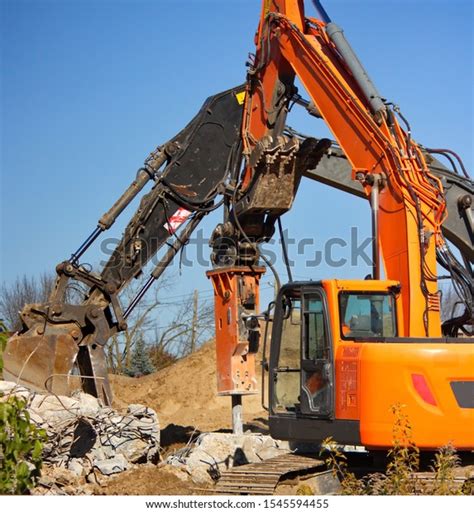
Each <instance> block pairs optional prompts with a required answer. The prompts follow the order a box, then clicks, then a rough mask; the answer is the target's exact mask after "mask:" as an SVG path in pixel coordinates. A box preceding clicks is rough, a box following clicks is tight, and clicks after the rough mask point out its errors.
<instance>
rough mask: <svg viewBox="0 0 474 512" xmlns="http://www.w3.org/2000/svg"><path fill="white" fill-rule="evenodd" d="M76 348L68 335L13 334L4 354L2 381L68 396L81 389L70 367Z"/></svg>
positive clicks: (73, 361)
mask: <svg viewBox="0 0 474 512" xmlns="http://www.w3.org/2000/svg"><path fill="white" fill-rule="evenodd" d="M78 351H79V347H78V346H77V343H76V341H75V340H74V339H73V337H72V336H71V335H69V334H64V333H61V334H47V335H32V336H28V335H24V334H23V335H18V334H15V335H13V336H12V337H11V338H10V339H9V340H8V342H7V346H6V348H5V351H4V353H3V362H4V368H3V378H4V379H5V380H8V381H12V382H17V383H18V384H23V385H25V386H27V387H29V388H31V389H34V390H36V391H42V392H44V391H45V390H46V391H48V392H50V393H54V394H57V395H70V394H71V393H72V391H74V390H75V389H80V388H81V379H80V376H79V375H73V374H72V371H73V367H74V363H75V361H76V358H77V354H78Z"/></svg>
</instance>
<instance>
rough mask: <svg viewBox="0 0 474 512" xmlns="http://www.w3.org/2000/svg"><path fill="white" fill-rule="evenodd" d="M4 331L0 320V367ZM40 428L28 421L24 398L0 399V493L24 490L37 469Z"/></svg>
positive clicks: (33, 483) (32, 480)
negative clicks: (0, 400)
mask: <svg viewBox="0 0 474 512" xmlns="http://www.w3.org/2000/svg"><path fill="white" fill-rule="evenodd" d="M5 343H6V334H5V330H4V329H3V325H2V324H0V370H1V369H2V367H3V361H2V352H3V349H4V347H5ZM45 439H46V434H45V432H44V430H40V429H38V428H37V427H36V426H35V425H34V424H33V423H31V421H30V415H29V413H28V411H27V409H26V401H25V400H23V399H21V398H18V397H16V396H13V395H12V396H10V397H8V398H7V399H6V400H5V401H2V402H0V494H25V493H27V492H28V490H29V489H30V488H32V487H33V486H34V485H35V482H36V479H37V478H38V477H39V474H40V470H41V454H42V451H43V441H44V440H45Z"/></svg>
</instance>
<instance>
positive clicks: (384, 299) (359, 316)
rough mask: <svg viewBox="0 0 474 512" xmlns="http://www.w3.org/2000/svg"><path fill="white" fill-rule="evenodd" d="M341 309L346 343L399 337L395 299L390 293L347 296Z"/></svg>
mask: <svg viewBox="0 0 474 512" xmlns="http://www.w3.org/2000/svg"><path fill="white" fill-rule="evenodd" d="M339 308H340V318H341V336H342V338H343V339H353V338H380V337H388V338H391V337H395V336H397V323H396V314H395V298H394V296H393V295H392V294H390V293H360V292H343V293H341V294H340V295H339Z"/></svg>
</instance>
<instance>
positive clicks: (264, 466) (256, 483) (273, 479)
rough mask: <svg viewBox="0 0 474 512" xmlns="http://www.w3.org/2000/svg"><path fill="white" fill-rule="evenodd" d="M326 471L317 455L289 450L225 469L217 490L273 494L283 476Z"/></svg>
mask: <svg viewBox="0 0 474 512" xmlns="http://www.w3.org/2000/svg"><path fill="white" fill-rule="evenodd" d="M325 470H326V466H325V464H324V462H323V461H322V460H321V459H318V458H317V457H316V456H313V455H295V454H292V453H287V454H284V455H279V456H278V457H274V458H272V459H268V460H265V461H262V462H256V463H253V464H246V465H244V466H237V467H235V468H232V469H230V470H228V471H225V472H224V473H222V476H221V478H220V479H219V481H218V482H217V484H216V487H215V489H214V492H215V493H216V494H224V495H231V494H250V495H259V494H263V495H272V494H273V493H274V491H275V489H276V486H277V485H278V483H279V482H280V480H281V479H282V478H283V477H285V478H291V477H295V476H301V475H307V474H313V473H318V472H324V473H326V471H325Z"/></svg>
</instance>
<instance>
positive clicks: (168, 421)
mask: <svg viewBox="0 0 474 512" xmlns="http://www.w3.org/2000/svg"><path fill="white" fill-rule="evenodd" d="M111 382H112V387H113V391H114V395H115V398H114V407H116V408H122V407H126V406H127V405H128V404H130V403H140V404H143V405H147V406H149V407H152V408H153V409H154V410H155V411H156V412H157V413H158V418H159V421H160V427H161V428H162V429H165V427H168V430H170V431H176V432H181V431H183V428H182V427H188V428H185V431H186V432H190V433H192V431H193V430H194V429H197V430H200V431H213V430H219V429H228V428H230V427H231V425H232V420H231V406H230V397H227V396H225V397H219V396H217V395H216V387H217V384H216V354H215V343H214V342H209V343H206V344H205V345H203V347H202V348H201V349H200V350H198V351H197V352H195V353H194V354H191V355H190V356H188V357H186V358H184V359H181V360H180V361H178V362H176V363H175V364H173V365H172V366H169V367H168V368H165V369H163V370H161V371H159V372H156V373H153V374H151V375H147V376H146V377H140V378H130V377H124V376H121V375H120V376H119V375H112V376H111ZM243 411H244V421H245V422H246V423H255V421H256V420H257V419H258V418H260V419H262V418H266V412H265V411H264V410H263V409H262V407H261V398H260V394H258V395H252V396H246V397H244V398H243ZM163 441H164V440H163ZM170 442H171V439H170Z"/></svg>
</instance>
